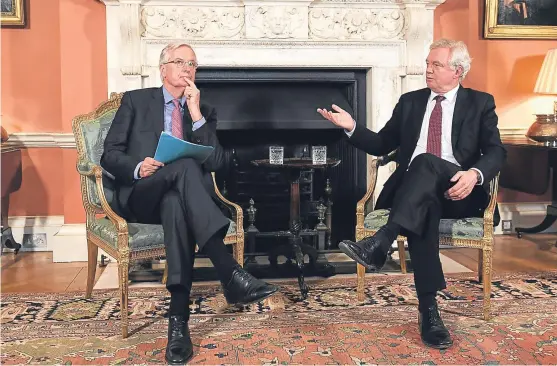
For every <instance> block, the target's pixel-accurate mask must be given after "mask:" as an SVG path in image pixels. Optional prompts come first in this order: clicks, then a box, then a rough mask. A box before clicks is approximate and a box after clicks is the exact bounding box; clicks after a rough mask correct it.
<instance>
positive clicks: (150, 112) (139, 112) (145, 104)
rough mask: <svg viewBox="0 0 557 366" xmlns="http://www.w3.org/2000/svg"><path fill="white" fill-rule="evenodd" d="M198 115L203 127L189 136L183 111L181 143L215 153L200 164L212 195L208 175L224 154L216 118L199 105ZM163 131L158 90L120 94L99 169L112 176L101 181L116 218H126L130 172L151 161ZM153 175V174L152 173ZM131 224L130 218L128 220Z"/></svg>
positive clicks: (187, 118)
mask: <svg viewBox="0 0 557 366" xmlns="http://www.w3.org/2000/svg"><path fill="white" fill-rule="evenodd" d="M201 114H202V115H203V116H204V117H205V120H206V123H205V124H204V125H203V126H201V127H200V128H198V129H197V130H195V131H193V132H192V125H193V122H192V120H191V116H190V114H189V111H188V110H187V106H186V107H185V111H184V118H183V131H184V139H185V140H187V141H191V142H194V143H196V144H201V145H211V146H213V147H214V148H215V149H214V150H213V153H212V154H211V156H210V157H209V158H208V159H207V160H206V161H205V162H204V163H203V165H202V169H203V171H204V172H205V174H204V180H205V185H206V187H208V189H209V192H214V186H213V180H212V177H211V172H212V171H216V170H218V169H220V168H221V166H222V165H223V163H224V152H223V149H222V147H221V145H220V144H219V141H218V139H217V136H216V129H217V117H216V112H215V110H214V109H213V108H211V107H209V106H207V105H204V104H202V105H201ZM162 131H164V97H163V94H162V87H161V88H145V89H138V90H132V91H129V92H126V93H124V95H123V97H122V103H121V105H120V108H118V111H117V112H116V115H115V116H114V121H113V122H112V125H111V126H110V129H109V130H108V133H107V135H106V139H105V141H104V152H103V155H102V157H101V166H102V167H103V168H104V169H105V170H106V171H108V172H109V173H111V174H112V175H113V176H114V181H113V182H109V181H108V180H106V179H105V184H111V185H112V187H111V188H113V189H114V190H115V192H116V198H117V199H116V200H115V201H116V202H114V204H111V206H113V208H114V209H115V210H116V212H117V213H118V214H121V215H123V216H124V217H130V216H131V212H130V211H129V209H128V205H127V202H128V198H129V197H130V194H131V192H132V189H133V185H134V183H135V180H134V171H135V168H136V166H137V164H138V163H139V162H141V161H143V160H144V159H145V158H146V157H153V156H154V155H155V150H156V148H157V144H158V140H159V137H160V135H161V133H162ZM155 174H156V173H155ZM132 220H133V218H132Z"/></svg>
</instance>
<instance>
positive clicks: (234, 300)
mask: <svg viewBox="0 0 557 366" xmlns="http://www.w3.org/2000/svg"><path fill="white" fill-rule="evenodd" d="M223 290H224V297H225V298H226V301H227V302H228V303H229V304H233V305H248V304H253V303H256V302H259V301H263V300H265V299H266V298H268V297H269V296H271V295H272V294H274V293H275V292H277V291H278V287H276V286H274V285H270V284H268V283H265V282H263V281H261V280H258V279H257V278H255V277H253V276H252V275H250V274H249V273H248V272H246V271H245V270H244V269H243V268H242V267H240V266H237V267H236V268H234V270H233V271H232V278H231V279H230V282H228V284H226V285H223Z"/></svg>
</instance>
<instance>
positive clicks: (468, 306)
mask: <svg viewBox="0 0 557 366" xmlns="http://www.w3.org/2000/svg"><path fill="white" fill-rule="evenodd" d="M447 279H448V283H449V285H448V286H449V287H448V289H447V290H446V291H445V292H443V293H442V294H441V295H440V296H439V304H440V308H441V309H442V316H443V319H444V321H445V324H446V325H447V327H448V328H449V330H450V331H451V333H452V335H453V337H454V340H455V344H454V346H453V347H452V348H450V349H449V350H445V351H439V350H433V349H429V348H426V347H425V346H423V345H422V343H421V341H420V336H419V333H418V325H417V308H416V304H417V303H416V298H415V297H414V288H413V280H412V276H411V275H405V276H368V277H367V285H368V287H367V290H366V295H367V298H366V301H365V302H363V303H360V302H358V301H357V299H356V280H355V278H354V276H350V277H347V278H338V277H337V278H330V279H326V280H310V281H308V282H309V284H310V286H311V290H310V293H309V297H308V299H307V300H306V301H301V300H300V298H299V290H298V287H297V283H296V282H294V281H289V282H275V283H278V284H279V285H280V286H281V293H280V294H278V295H276V296H274V297H272V298H270V299H268V300H267V301H266V302H265V303H262V304H257V305H252V306H249V307H245V308H243V309H238V308H235V307H232V308H231V307H226V303H225V301H224V297H223V296H222V293H221V291H220V287H219V286H217V285H216V284H214V283H212V284H196V285H195V286H194V290H193V291H194V294H195V297H193V299H194V300H193V301H192V304H191V311H192V314H193V315H192V318H191V320H190V329H191V332H192V339H193V343H194V346H195V347H194V352H195V357H194V358H193V359H192V361H191V363H192V364H242V365H245V364H253V365H278V364H283V365H286V364H321V365H323V364H347V365H367V364H423V363H427V364H439V363H443V364H556V363H557V316H556V314H557V272H551V273H536V274H532V273H530V274H513V275H505V276H500V277H497V278H494V282H493V301H492V302H493V310H494V313H495V316H494V318H493V319H492V320H491V321H489V322H485V321H483V320H482V319H481V297H480V296H481V293H482V291H481V286H480V285H479V284H478V283H477V282H476V281H475V280H474V279H473V277H471V274H457V275H452V276H448V278H447ZM168 305H169V297H168V294H167V293H166V292H165V290H164V289H158V288H156V289H135V288H134V289H132V290H131V293H130V317H131V319H130V325H131V328H130V330H131V331H132V334H131V336H130V337H129V338H128V339H125V340H123V339H122V338H121V336H120V324H119V321H118V318H119V311H118V294H117V292H116V291H114V290H99V291H95V292H94V293H93V298H92V299H91V300H84V299H83V293H64V294H56V293H55V294H10V295H3V298H2V315H1V331H2V335H1V337H2V344H1V345H2V350H1V358H0V361H1V362H2V364H66V365H69V364H79V365H84V364H157V363H164V350H165V346H166V326H167V319H166V318H165V315H166V312H167V310H168Z"/></svg>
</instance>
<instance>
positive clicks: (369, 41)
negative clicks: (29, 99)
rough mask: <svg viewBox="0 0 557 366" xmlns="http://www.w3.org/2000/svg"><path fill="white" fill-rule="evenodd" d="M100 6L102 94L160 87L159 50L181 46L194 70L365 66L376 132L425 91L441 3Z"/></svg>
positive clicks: (242, 1) (308, 0)
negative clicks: (405, 100)
mask: <svg viewBox="0 0 557 366" xmlns="http://www.w3.org/2000/svg"><path fill="white" fill-rule="evenodd" d="M102 1H103V2H104V3H105V4H106V18H107V55H108V91H109V93H111V92H121V91H125V90H130V89H136V88H144V87H151V86H159V85H160V84H161V81H160V78H159V70H158V59H159V54H160V51H161V50H162V48H163V47H164V46H165V45H166V44H167V43H170V42H185V43H189V44H191V45H192V46H193V47H194V49H195V51H196V55H197V59H198V62H199V64H200V67H219V68H220V67H283V68H291V67H295V68H299V67H319V68H339V67H341V68H366V69H368V72H367V75H368V77H367V91H366V93H367V94H366V95H367V105H366V108H367V112H368V113H367V116H368V117H367V118H368V119H367V121H366V124H367V126H368V127H370V128H371V129H373V130H379V129H380V128H381V127H383V125H384V124H385V123H386V121H387V120H388V118H389V117H390V115H391V113H392V108H393V107H394V105H395V104H396V102H397V100H398V98H399V96H400V94H402V93H404V92H407V91H410V90H414V89H418V88H422V87H424V86H425V77H424V72H425V68H424V60H425V58H426V56H427V52H428V47H429V44H430V43H431V42H432V40H433V10H434V9H435V7H436V6H437V5H439V4H442V3H443V2H445V0H313V1H312V0H102ZM384 179H386V177H380V178H379V180H378V187H379V189H378V190H377V191H378V192H379V191H380V187H381V184H382V182H383V181H384Z"/></svg>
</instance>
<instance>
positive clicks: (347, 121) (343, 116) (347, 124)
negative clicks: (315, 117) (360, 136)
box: [317, 104, 355, 131]
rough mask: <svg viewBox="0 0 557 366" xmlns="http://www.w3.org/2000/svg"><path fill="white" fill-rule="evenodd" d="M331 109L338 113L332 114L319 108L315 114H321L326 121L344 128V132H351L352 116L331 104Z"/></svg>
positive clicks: (352, 127) (352, 125)
mask: <svg viewBox="0 0 557 366" xmlns="http://www.w3.org/2000/svg"><path fill="white" fill-rule="evenodd" d="M332 107H333V109H334V110H335V111H337V112H338V113H333V112H330V111H328V110H326V109H321V108H317V112H319V114H321V115H322V116H323V117H324V118H325V119H328V120H329V121H331V122H333V123H334V124H335V125H337V126H339V127H342V128H344V129H345V130H346V131H352V130H353V129H354V124H355V123H354V119H353V118H352V116H351V115H350V114H349V113H348V112H346V111H345V110H343V109H342V108H340V107H339V106H338V105H336V104H333V105H332Z"/></svg>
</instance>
